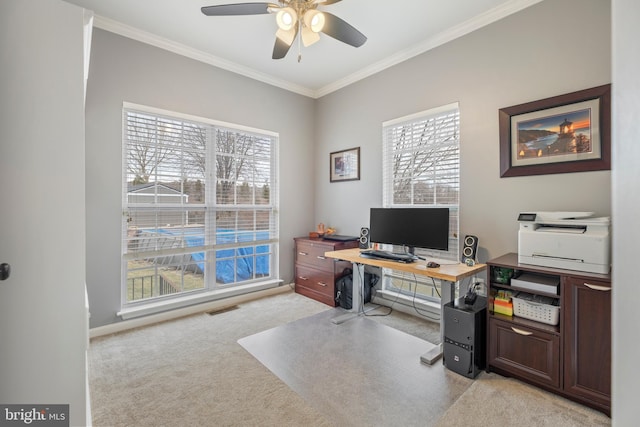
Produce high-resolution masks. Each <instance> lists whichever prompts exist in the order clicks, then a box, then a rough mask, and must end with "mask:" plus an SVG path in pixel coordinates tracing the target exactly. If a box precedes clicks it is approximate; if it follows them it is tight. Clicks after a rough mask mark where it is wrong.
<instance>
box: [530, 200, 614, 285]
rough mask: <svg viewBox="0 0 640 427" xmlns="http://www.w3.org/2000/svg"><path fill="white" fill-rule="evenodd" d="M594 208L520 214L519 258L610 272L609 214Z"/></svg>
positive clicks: (533, 261)
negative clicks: (595, 211)
mask: <svg viewBox="0 0 640 427" xmlns="http://www.w3.org/2000/svg"><path fill="white" fill-rule="evenodd" d="M592 215H593V212H532V213H521V214H520V215H519V216H518V222H519V223H520V229H519V230H518V262H520V263H522V264H533V265H541V266H545V267H554V268H565V269H569V270H578V271H588V272H591V273H602V274H607V273H609V270H610V268H611V261H610V259H611V255H610V254H611V250H610V237H609V228H610V225H611V221H610V219H609V217H600V218H593V217H592Z"/></svg>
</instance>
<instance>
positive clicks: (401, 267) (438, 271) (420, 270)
mask: <svg viewBox="0 0 640 427" xmlns="http://www.w3.org/2000/svg"><path fill="white" fill-rule="evenodd" d="M324 256H326V257H328V258H335V259H341V260H344V261H350V262H354V263H357V264H364V265H372V266H375V267H382V268H389V269H392V270H398V271H406V272H408V273H413V274H420V275H422V276H428V277H433V278H435V279H440V280H446V281H449V282H457V281H459V280H461V279H464V278H465V277H469V276H473V275H474V274H476V273H479V272H481V271H483V270H484V269H485V268H486V267H487V265H486V264H476V265H474V266H473V267H469V266H467V265H466V264H462V263H456V264H440V267H438V268H427V266H426V262H425V261H422V260H418V261H417V262H412V263H410V264H405V263H402V262H396V261H387V260H383V259H373V258H364V257H361V256H360V249H358V248H353V249H344V250H341V251H332V252H325V254H324ZM451 262H453V261H451Z"/></svg>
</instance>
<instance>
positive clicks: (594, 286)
mask: <svg viewBox="0 0 640 427" xmlns="http://www.w3.org/2000/svg"><path fill="white" fill-rule="evenodd" d="M584 285H585V286H586V287H587V288H589V289H593V290H594V291H604V292H606V291H610V290H611V287H610V286H609V287H607V286H598V285H592V284H589V283H585V284H584Z"/></svg>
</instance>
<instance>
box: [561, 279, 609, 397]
mask: <svg viewBox="0 0 640 427" xmlns="http://www.w3.org/2000/svg"><path fill="white" fill-rule="evenodd" d="M563 304H564V306H565V310H564V330H565V335H566V336H565V340H564V359H565V370H564V388H565V390H567V391H569V392H570V393H572V394H574V395H577V396H581V397H583V398H585V399H589V400H590V401H593V402H596V403H597V404H598V405H602V406H604V407H606V408H610V407H611V283H610V282H607V281H599V280H592V279H586V278H581V277H567V278H566V280H565V284H564V296H563Z"/></svg>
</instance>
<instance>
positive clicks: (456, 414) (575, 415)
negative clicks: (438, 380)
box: [437, 372, 611, 427]
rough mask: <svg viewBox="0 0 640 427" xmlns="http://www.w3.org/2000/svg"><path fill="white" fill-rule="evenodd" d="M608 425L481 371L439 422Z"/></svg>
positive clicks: (443, 425) (597, 415)
mask: <svg viewBox="0 0 640 427" xmlns="http://www.w3.org/2000/svg"><path fill="white" fill-rule="evenodd" d="M488 425H500V426H535V427H538V426H549V427H586V426H589V427H596V426H610V425H611V419H610V418H609V417H607V416H606V415H604V414H603V413H601V412H598V411H595V410H593V409H590V408H587V407H586V406H582V405H580V404H578V403H574V402H572V401H570V400H566V399H564V398H561V397H558V396H556V395H554V394H551V393H548V392H546V391H544V390H541V389H538V388H535V387H532V386H530V385H528V384H525V383H522V382H520V381H517V380H514V379H511V378H505V377H502V376H500V375H497V374H494V373H490V374H487V373H485V372H482V373H480V375H478V377H476V379H475V381H474V382H473V384H472V385H471V387H469V389H468V390H467V391H466V392H465V393H464V394H463V395H462V397H461V398H460V399H458V400H457V401H456V403H455V404H453V405H452V406H451V407H450V408H449V409H448V410H447V411H446V412H445V414H444V415H443V416H442V418H441V419H440V420H439V422H438V424H437V426H438V427H450V426H451V427H452V426H456V427H459V426H469V427H473V426H478V427H480V426H482V427H484V426H488Z"/></svg>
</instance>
